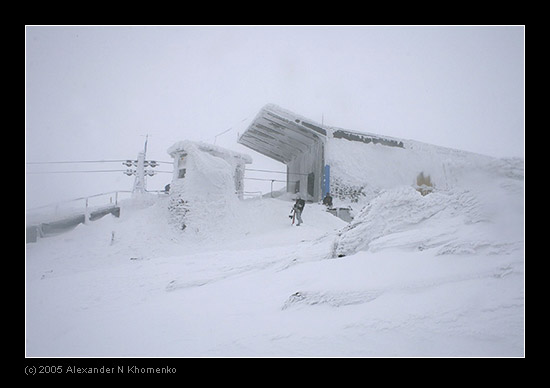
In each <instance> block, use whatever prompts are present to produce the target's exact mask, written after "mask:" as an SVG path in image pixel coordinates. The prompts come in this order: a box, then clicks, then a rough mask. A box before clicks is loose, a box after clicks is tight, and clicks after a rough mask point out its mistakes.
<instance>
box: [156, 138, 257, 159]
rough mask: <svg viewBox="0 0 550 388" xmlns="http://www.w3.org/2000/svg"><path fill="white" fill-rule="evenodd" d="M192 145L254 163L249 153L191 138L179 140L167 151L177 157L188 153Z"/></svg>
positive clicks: (228, 157)
mask: <svg viewBox="0 0 550 388" xmlns="http://www.w3.org/2000/svg"><path fill="white" fill-rule="evenodd" d="M190 145H194V146H196V147H197V148H198V149H200V150H201V151H204V152H208V153H210V154H212V155H214V156H218V157H220V158H224V159H230V158H233V159H237V160H239V161H240V162H242V163H246V164H251V163H252V158H251V157H250V156H249V155H246V154H242V153H240V152H236V151H232V150H228V149H227V148H223V147H219V146H216V145H213V144H208V143H203V142H196V141H191V140H183V141H178V142H177V143H174V144H173V145H172V146H171V147H170V148H168V149H167V150H166V152H168V154H169V155H170V156H171V157H173V158H175V157H176V156H178V155H181V154H184V153H186V149H188V148H189V146H190Z"/></svg>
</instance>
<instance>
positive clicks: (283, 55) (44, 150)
mask: <svg viewBox="0 0 550 388" xmlns="http://www.w3.org/2000/svg"><path fill="white" fill-rule="evenodd" d="M25 32H26V38H25V44H26V48H25V52H26V60H25V66H26V72H25V74H26V84H25V89H26V101H25V104H26V115H25V118H26V125H25V160H26V174H25V176H26V202H27V208H33V207H36V206H41V205H44V204H49V203H53V202H57V201H62V200H67V199H71V198H75V197H80V196H86V195H92V194H96V193H100V192H105V191H111V190H131V189H132V185H133V182H134V177H133V176H131V177H129V176H126V175H124V174H123V173H122V172H95V173H91V172H87V173H84V172H83V173H72V172H71V173H44V174H42V173H41V172H51V171H76V170H88V171H91V170H95V171H97V170H111V169H113V170H123V169H126V168H127V167H126V166H123V165H122V164H121V163H114V162H113V163H88V164H28V163H35V162H52V161H86V160H93V161H97V160H113V159H136V157H137V153H138V152H139V151H141V150H142V149H143V146H144V142H145V135H147V134H148V135H149V138H148V148H147V159H149V160H157V161H171V158H170V156H169V155H168V154H167V153H166V149H167V148H168V147H170V146H171V145H172V144H173V143H175V142H176V141H180V140H185V139H188V140H194V141H203V142H209V143H214V141H215V142H216V145H220V146H223V147H227V148H230V149H232V150H235V151H239V152H244V153H247V154H249V155H250V156H252V158H253V160H254V163H253V165H252V166H250V167H251V168H256V169H262V168H263V169H272V170H279V171H285V167H284V165H282V164H280V163H277V162H275V161H273V160H271V159H269V158H266V157H264V156H262V155H260V154H258V153H256V152H254V151H252V150H250V149H248V148H246V147H244V146H241V145H239V144H237V142H236V140H237V136H238V134H239V133H242V132H243V131H244V130H245V129H246V126H247V124H248V122H249V121H250V120H252V119H253V118H254V116H255V115H256V113H258V111H259V109H260V108H261V107H262V106H263V105H265V104H267V103H274V104H277V105H279V106H281V107H283V108H285V109H288V110H290V111H292V112H295V113H297V114H299V115H302V116H305V117H307V118H309V119H312V120H314V121H317V122H319V123H324V124H325V125H331V126H336V127H341V128H346V129H350V130H357V131H366V132H373V133H376V134H381V135H387V136H393V137H398V138H404V139H413V140H418V141H423V142H427V143H431V144H435V145H440V146H445V147H451V148H457V149H462V150H466V151H471V152H477V153H482V154H486V155H491V156H495V157H524V156H525V154H524V145H525V128H524V119H525V102H524V88H525V87H524V81H525V74H524V73H525V72H524V63H525V59H524V54H525V48H524V44H525V38H524V33H525V29H524V27H522V26H509V27H507V26H502V27H493V26H487V27H470V26H464V27H445V26H442V27H430V26H427V27H416V26H415V27H400V26H388V27H371V26H178V27H176V26H174V27H164V26H159V27H148V26H143V27H100V26H98V27H49V26H44V27H40V26H36V27H33V26H27V27H26V30H25ZM171 169H172V167H171V165H168V164H166V165H161V166H159V167H157V168H156V170H163V171H166V170H171ZM249 174H250V175H249ZM247 176H250V177H261V178H275V179H284V175H278V176H277V175H265V174H264V175H262V174H257V175H253V174H252V173H247ZM171 177H172V176H171V174H168V173H159V174H157V175H155V176H153V177H148V178H147V185H148V189H150V190H160V189H163V188H164V186H165V185H166V184H167V183H169V182H170V180H171ZM245 185H246V186H245V190H248V191H256V190H259V191H262V192H264V193H267V192H269V190H270V182H267V181H253V180H246V181H245ZM281 185H284V184H278V185H277V186H276V187H275V188H281V187H282V186H281Z"/></svg>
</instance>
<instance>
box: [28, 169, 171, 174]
mask: <svg viewBox="0 0 550 388" xmlns="http://www.w3.org/2000/svg"><path fill="white" fill-rule="evenodd" d="M127 171H128V170H68V171H27V174H66V173H81V172H127ZM147 171H148V170H145V172H146V173H147ZM152 172H154V173H158V172H162V173H170V174H171V173H173V171H156V170H152Z"/></svg>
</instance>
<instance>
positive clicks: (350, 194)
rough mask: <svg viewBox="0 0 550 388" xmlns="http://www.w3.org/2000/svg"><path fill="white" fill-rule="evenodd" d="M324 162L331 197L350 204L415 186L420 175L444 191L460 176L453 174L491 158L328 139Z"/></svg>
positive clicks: (425, 146) (414, 144) (434, 148)
mask: <svg viewBox="0 0 550 388" xmlns="http://www.w3.org/2000/svg"><path fill="white" fill-rule="evenodd" d="M325 157H326V162H327V164H329V165H330V173H331V182H330V186H331V187H330V190H331V193H332V194H333V196H336V197H340V198H342V199H344V198H346V199H352V200H353V201H361V200H363V199H364V200H369V199H371V198H373V197H374V196H376V195H377V194H378V193H379V192H380V191H381V190H384V189H391V188H395V187H398V186H403V185H408V186H416V185H417V184H418V179H419V177H420V176H421V177H422V178H423V179H424V180H429V182H430V183H431V184H432V185H433V187H434V188H435V189H443V190H447V189H450V188H452V187H453V186H455V185H456V184H457V183H458V181H459V180H460V179H462V177H461V176H460V175H459V174H458V173H457V172H456V171H457V166H458V167H459V168H458V170H459V171H464V170H467V169H472V170H475V169H478V168H482V167H483V166H485V165H487V163H490V162H491V161H492V160H493V158H491V157H488V156H484V155H479V154H473V153H470V152H466V151H460V150H454V149H450V148H445V147H439V146H435V145H430V144H425V143H421V142H415V141H412V140H407V141H404V142H403V147H390V146H386V145H383V144H376V143H374V142H372V143H369V144H365V143H363V142H358V141H349V140H345V139H337V138H332V139H328V141H327V144H326V154H325Z"/></svg>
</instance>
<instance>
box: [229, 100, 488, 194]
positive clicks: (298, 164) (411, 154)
mask: <svg viewBox="0 0 550 388" xmlns="http://www.w3.org/2000/svg"><path fill="white" fill-rule="evenodd" d="M238 142H239V143H240V144H243V145H245V146H247V147H249V148H251V149H253V150H255V151H257V152H259V153H261V154H263V155H266V156H268V157H271V158H273V159H275V160H277V161H279V162H282V163H284V164H286V166H287V191H288V192H291V193H300V194H301V195H302V197H304V198H307V199H308V200H310V201H319V200H320V199H322V198H323V197H324V196H325V194H326V193H327V192H328V191H330V192H331V193H332V195H333V196H335V197H337V198H341V199H351V200H352V201H357V200H360V199H362V198H365V197H366V198H367V199H369V198H372V197H374V195H376V194H377V193H378V192H380V191H381V190H383V189H390V188H394V187H397V186H402V185H408V186H415V187H417V189H418V190H419V191H421V192H422V193H423V194H426V193H429V192H430V191H431V190H432V189H433V188H434V187H440V188H449V187H451V186H452V185H453V184H454V183H456V180H457V179H460V176H457V175H455V174H454V172H455V170H456V169H455V167H456V166H457V165H461V168H460V169H459V170H460V171H463V169H462V165H463V164H464V163H468V164H471V168H472V169H475V168H476V165H477V164H481V165H485V164H487V163H490V162H491V160H493V158H490V157H486V156H483V155H477V154H472V153H469V152H465V151H459V150H454V149H450V148H445V147H439V146H434V145H430V144H425V143H420V142H417V141H413V140H404V139H396V138H392V137H389V136H381V135H376V134H372V133H362V132H356V131H350V130H347V129H342V128H337V127H331V126H326V125H322V124H319V123H316V122H314V121H313V120H310V119H307V118H305V117H302V116H300V115H297V114H295V113H292V112H290V111H287V110H285V109H282V108H280V107H278V106H276V105H273V104H268V105H266V106H264V107H263V108H262V109H261V110H260V112H259V113H258V114H257V115H256V117H255V119H254V120H253V121H252V122H251V124H250V125H249V126H248V128H247V129H246V131H245V132H244V133H243V134H242V135H241V136H240V138H239V140H238Z"/></svg>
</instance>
